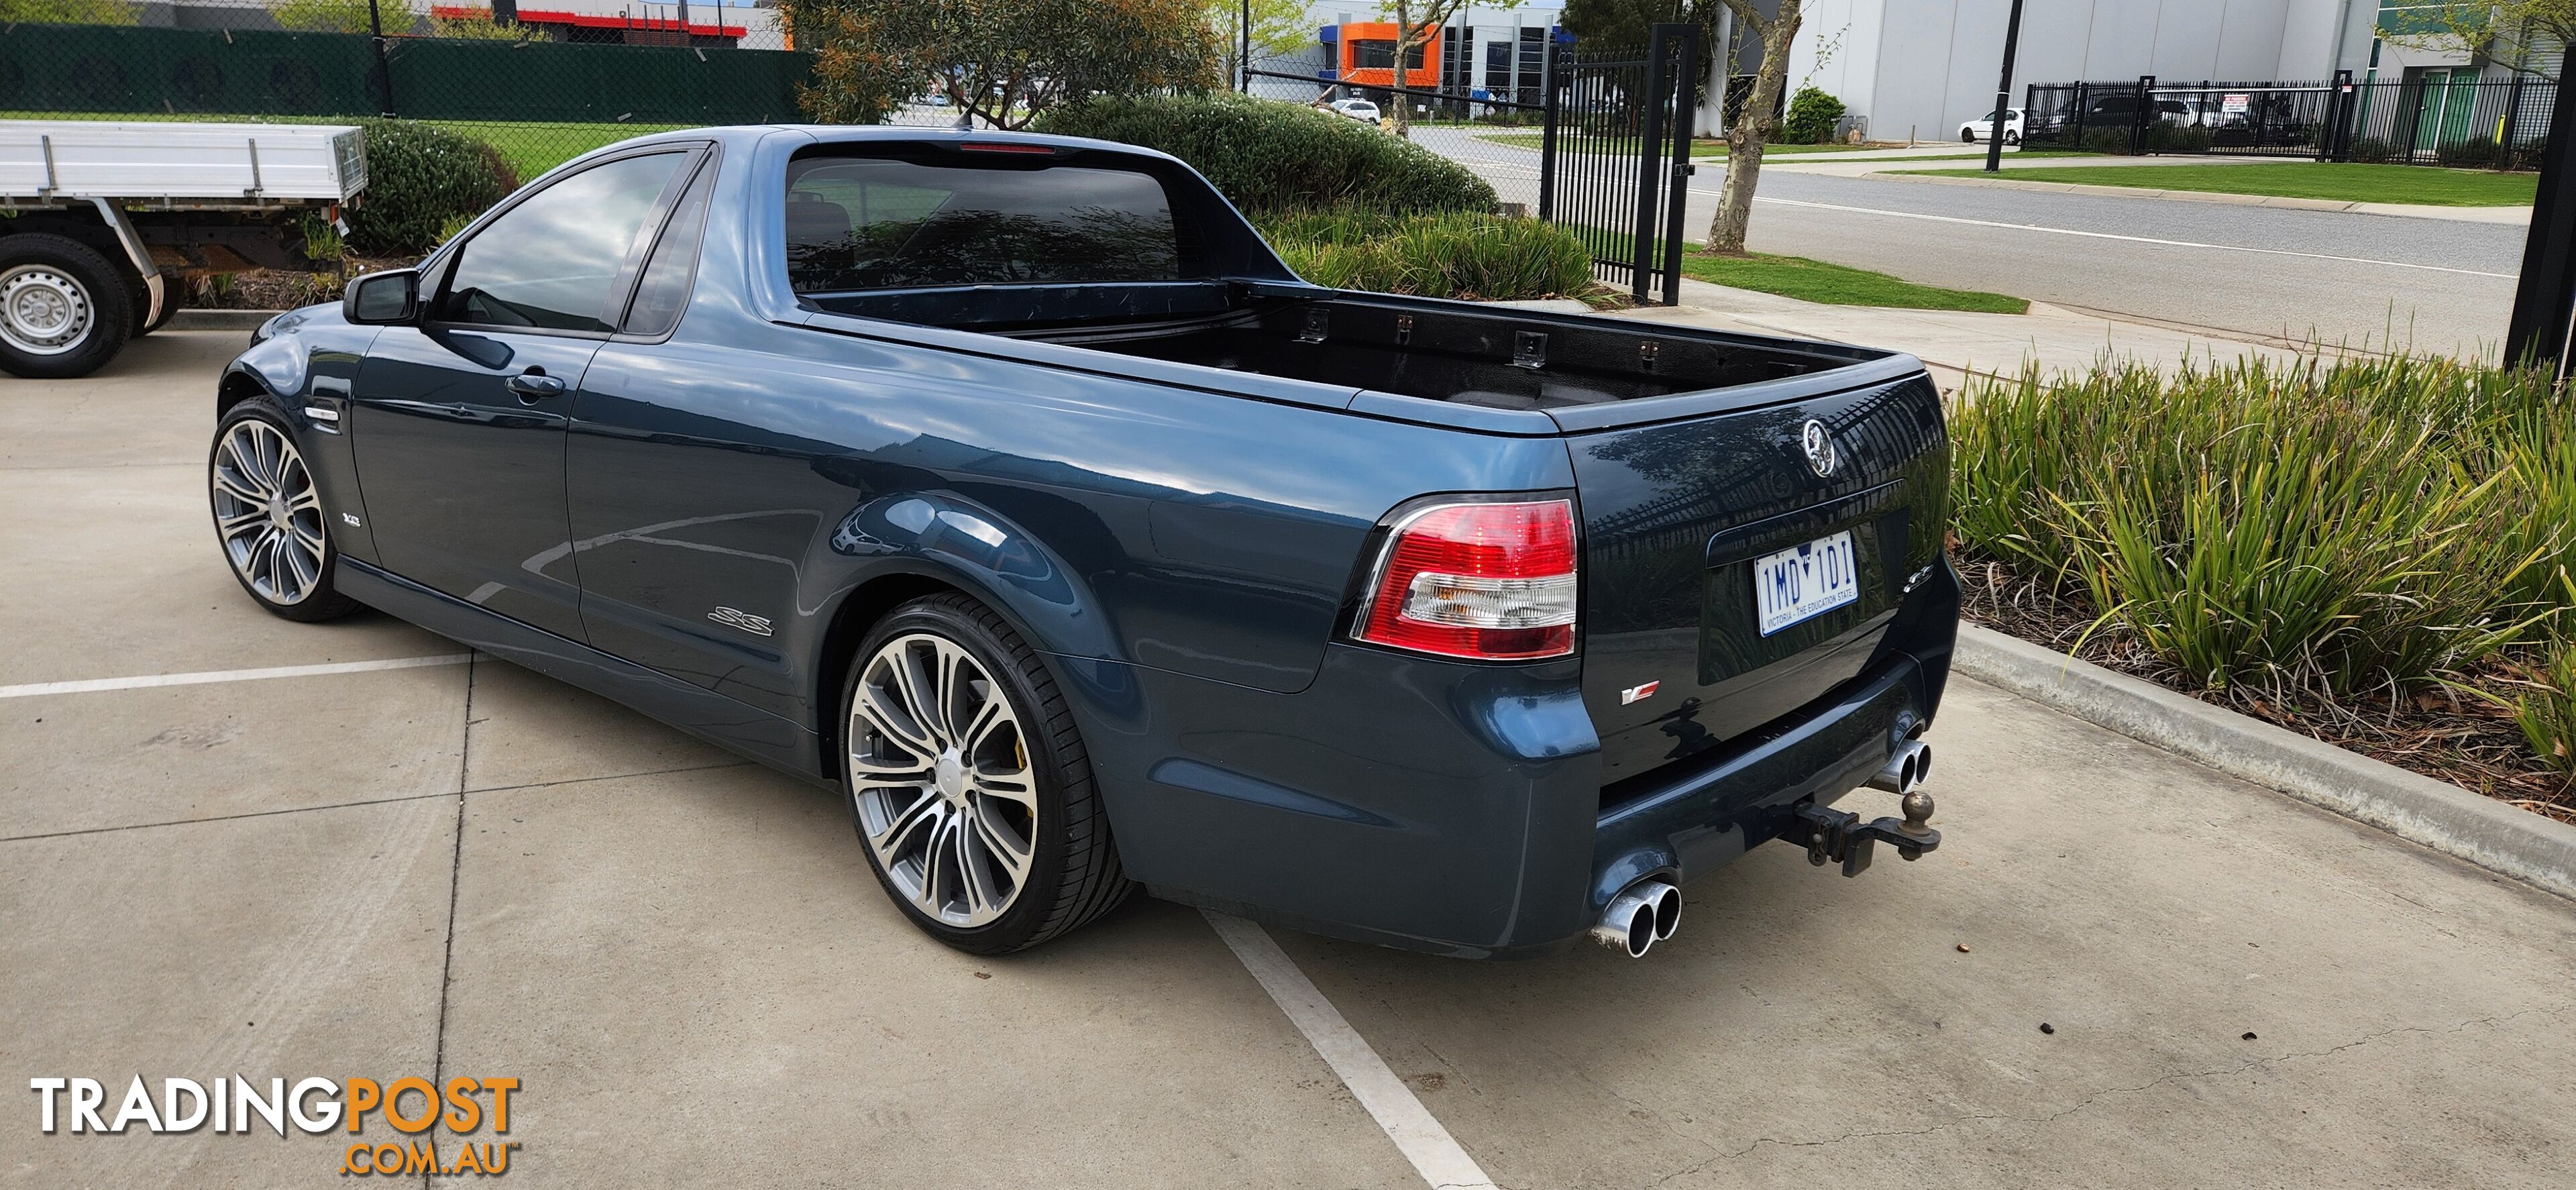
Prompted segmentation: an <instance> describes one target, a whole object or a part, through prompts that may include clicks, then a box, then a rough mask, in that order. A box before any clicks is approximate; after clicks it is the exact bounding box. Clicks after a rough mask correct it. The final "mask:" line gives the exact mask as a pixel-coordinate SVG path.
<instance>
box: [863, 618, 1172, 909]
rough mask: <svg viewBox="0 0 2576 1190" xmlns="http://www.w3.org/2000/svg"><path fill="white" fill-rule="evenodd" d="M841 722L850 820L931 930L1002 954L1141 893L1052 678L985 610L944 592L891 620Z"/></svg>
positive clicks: (871, 862)
mask: <svg viewBox="0 0 2576 1190" xmlns="http://www.w3.org/2000/svg"><path fill="white" fill-rule="evenodd" d="M841 722H842V724H843V734H842V744H843V747H842V769H841V782H842V790H843V792H844V793H845V794H846V795H847V796H848V798H849V801H850V818H851V822H852V825H854V826H855V827H856V828H857V830H858V833H859V841H860V843H861V844H862V845H863V846H864V848H865V850H866V851H867V855H868V866H869V867H870V868H871V869H872V870H874V871H875V872H876V876H877V882H878V883H879V884H881V885H883V886H884V888H885V891H886V895H887V896H889V897H891V898H893V900H894V903H895V905H896V906H897V907H898V908H900V909H902V910H903V914H904V916H906V917H908V918H910V919H912V924H914V925H915V926H918V927H920V929H921V930H922V932H924V933H926V934H929V935H930V936H931V937H933V938H936V939H938V940H940V941H941V942H944V943H946V944H948V945H950V946H953V947H956V948H957V949H959V950H963V951H966V952H969V953H971V954H1003V953H1006V952H1009V951H1014V950H1021V949H1024V948H1027V947H1031V946H1035V945H1037V944H1039V943H1041V942H1045V941H1047V940H1049V939H1052V938H1054V937H1056V936H1058V935H1060V934H1064V933H1066V932H1068V931H1071V930H1073V929H1075V928H1077V927H1079V926H1081V925H1083V924H1084V923H1086V922H1089V921H1090V920H1092V919H1093V918H1096V917H1098V916H1100V915H1101V914H1103V913H1106V912H1108V911H1109V910H1110V909H1111V908H1112V907H1114V906H1116V905H1117V904H1118V902H1120V901H1121V900H1124V899H1125V898H1126V896H1127V894H1128V892H1129V891H1130V890H1131V889H1132V888H1133V885H1131V884H1130V883H1129V882H1128V880H1127V874H1126V870H1125V869H1124V868H1123V867H1121V866H1120V864H1119V862H1118V848H1117V845H1116V844H1115V843H1114V842H1112V841H1111V839H1110V837H1109V817H1108V815H1107V813H1106V812H1104V811H1103V809H1102V807H1101V804H1100V797H1099V792H1098V788H1097V786H1096V785H1095V784H1094V783H1093V780H1092V775H1091V762H1090V759H1089V757H1088V755H1087V754H1086V753H1085V752H1084V751H1083V746H1082V736H1081V733H1080V732H1079V731H1078V730H1076V728H1075V726H1074V722H1073V714H1072V712H1071V710H1070V709H1069V708H1067V707H1066V705H1065V702H1064V698H1063V696H1062V694H1061V693H1059V692H1058V691H1057V689H1056V685H1055V679H1054V678H1053V677H1051V676H1050V675H1049V674H1048V673H1047V671H1046V667H1045V666H1044V665H1043V664H1042V663H1040V661H1039V659H1038V655H1037V653H1036V651H1035V650H1033V649H1031V648H1029V646H1028V643H1027V642H1025V641H1023V640H1021V639H1020V637H1019V634H1018V633H1016V632H1014V631H1012V630H1011V627H1010V625H1009V624H1007V623H1005V622H1003V620H1002V618H1001V617H999V616H997V615H994V614H993V613H992V611H991V610H990V609H987V608H986V607H984V606H983V605H982V604H979V603H977V602H975V601H974V600H972V599H969V598H967V597H965V596H963V595H953V594H952V595H937V596H932V597H929V598H926V599H919V600H915V601H914V602H911V603H908V604H905V605H904V606H902V607H900V608H897V609H896V610H895V611H894V613H893V614H892V615H889V616H887V617H886V618H885V619H884V621H882V622H880V623H879V624H878V625H877V626H876V628H875V629H874V630H873V631H871V632H869V633H868V636H867V639H866V640H865V641H863V642H861V644H860V645H859V649H858V655H857V657H856V658H854V659H853V661H852V664H851V666H850V678H849V681H848V682H847V683H846V684H845V685H844V687H843V689H842V691H841Z"/></svg>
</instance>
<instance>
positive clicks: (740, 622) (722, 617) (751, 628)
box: [707, 607, 769, 636]
mask: <svg viewBox="0 0 2576 1190" xmlns="http://www.w3.org/2000/svg"><path fill="white" fill-rule="evenodd" d="M707 618H708V619H710V620H713V621H715V622H716V623H719V624H722V625H724V626H725V627H727V628H739V629H742V630H743V631H745V632H748V633H750V634H752V635H753V636H767V635H769V618H768V617H766V616H755V615H753V614H751V613H750V612H745V611H736V610H734V609H732V608H729V607H720V608H717V609H716V610H714V611H711V612H708V613H707Z"/></svg>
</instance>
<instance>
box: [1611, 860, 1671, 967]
mask: <svg viewBox="0 0 2576 1190" xmlns="http://www.w3.org/2000/svg"><path fill="white" fill-rule="evenodd" d="M1681 924H1682V890H1680V889H1678V888H1674V887H1673V886H1672V885H1670V884H1667V883H1665V882H1663V881H1661V880H1640V881H1638V882H1636V883H1635V884H1631V885H1629V886H1628V887H1627V888H1625V889H1622V890H1620V892H1619V895H1618V896H1615V897H1612V898H1610V907H1609V908H1607V909H1604V910H1602V911H1601V924H1599V925H1596V926H1594V927H1592V938H1593V940H1594V941H1596V942H1599V943H1600V944H1601V945H1603V946H1607V947H1609V948H1611V949H1612V950H1617V951H1623V952H1625V953H1626V954H1627V956H1628V957H1629V958H1632V959H1642V958H1644V957H1646V952H1647V951H1648V950H1649V949H1652V948H1653V947H1654V945H1655V944H1656V943H1658V942H1662V941H1665V940H1666V939H1669V938H1671V937H1672V936H1673V931H1674V930H1677V929H1680V928H1681Z"/></svg>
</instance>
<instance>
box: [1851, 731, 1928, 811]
mask: <svg viewBox="0 0 2576 1190" xmlns="http://www.w3.org/2000/svg"><path fill="white" fill-rule="evenodd" d="M1931 775H1932V745H1930V744H1927V743H1924V742H1923V741H1921V740H1907V741H1905V742H1904V743H1901V744H1898V745H1897V746H1896V754H1895V755H1894V756H1890V757H1888V758H1887V767H1886V768H1883V769H1880V770H1878V773H1877V775H1875V776H1872V777H1871V778H1870V779H1869V780H1868V782H1867V784H1868V786H1869V787H1870V788H1872V789H1884V790H1886V791H1887V792H1889V793H1893V794H1896V795H1898V796H1900V797H1901V796H1903V795H1905V794H1909V793H1912V792H1914V790H1915V787H1916V786H1919V785H1921V784H1923V780H1924V778H1926V777H1929V776H1931Z"/></svg>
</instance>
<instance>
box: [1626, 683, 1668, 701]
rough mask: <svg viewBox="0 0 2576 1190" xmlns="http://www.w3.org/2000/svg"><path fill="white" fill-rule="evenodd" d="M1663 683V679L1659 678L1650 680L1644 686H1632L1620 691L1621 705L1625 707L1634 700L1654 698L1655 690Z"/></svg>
mask: <svg viewBox="0 0 2576 1190" xmlns="http://www.w3.org/2000/svg"><path fill="white" fill-rule="evenodd" d="M1662 685H1663V682H1662V681H1661V680H1657V681H1652V682H1648V683H1646V684H1645V685H1643V686H1630V687H1628V688H1627V689H1625V690H1622V691H1620V692H1619V705H1620V706H1623V707H1624V706H1626V705H1628V704H1629V703H1632V702H1644V701H1645V700H1647V699H1649V698H1653V697H1654V696H1655V691H1656V690H1657V689H1658V688H1660V687H1661V686H1662Z"/></svg>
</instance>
